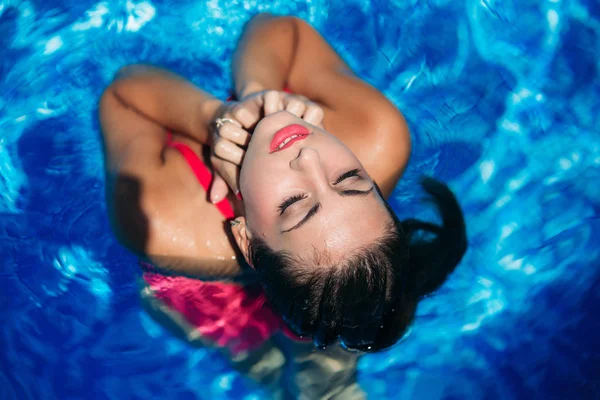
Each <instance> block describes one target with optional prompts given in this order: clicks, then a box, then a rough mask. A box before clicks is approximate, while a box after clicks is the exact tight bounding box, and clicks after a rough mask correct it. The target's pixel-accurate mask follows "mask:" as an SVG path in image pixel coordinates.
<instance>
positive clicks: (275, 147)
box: [269, 124, 310, 153]
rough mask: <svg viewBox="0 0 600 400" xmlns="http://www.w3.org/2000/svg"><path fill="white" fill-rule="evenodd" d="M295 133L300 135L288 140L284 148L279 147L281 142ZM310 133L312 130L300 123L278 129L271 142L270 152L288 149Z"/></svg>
mask: <svg viewBox="0 0 600 400" xmlns="http://www.w3.org/2000/svg"><path fill="white" fill-rule="evenodd" d="M294 135H298V137H296V138H294V139H292V140H290V141H289V142H287V143H286V144H285V145H284V146H283V147H282V148H279V145H280V144H281V143H283V142H285V140H286V139H287V138H289V137H290V136H294ZM308 135H310V131H309V130H308V129H306V128H305V127H304V126H302V125H299V124H293V125H288V126H286V127H285V128H281V129H280V130H278V131H277V133H275V136H273V139H272V140H271V144H270V145H269V153H275V152H276V151H280V150H283V149H287V148H288V147H290V146H291V145H293V144H294V143H296V142H297V141H299V140H303V139H306V138H307V137H308Z"/></svg>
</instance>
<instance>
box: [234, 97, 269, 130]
mask: <svg viewBox="0 0 600 400" xmlns="http://www.w3.org/2000/svg"><path fill="white" fill-rule="evenodd" d="M259 97H262V96H254V97H252V98H250V99H248V100H246V101H244V102H243V103H240V104H238V105H237V106H235V107H234V108H233V109H232V111H231V115H232V116H233V118H234V119H235V120H237V121H238V122H239V123H240V124H241V125H242V127H244V128H250V127H252V126H254V125H255V124H256V123H257V122H258V120H259V119H260V110H261V109H262V99H258V98H259ZM252 103H254V104H252Z"/></svg>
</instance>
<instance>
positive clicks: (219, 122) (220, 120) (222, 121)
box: [215, 118, 237, 129]
mask: <svg viewBox="0 0 600 400" xmlns="http://www.w3.org/2000/svg"><path fill="white" fill-rule="evenodd" d="M226 122H229V123H230V124H234V125H237V123H236V122H235V121H234V120H233V119H231V118H217V119H216V120H215V125H216V126H217V129H218V128H220V127H222V126H223V125H224V124H225V123H226Z"/></svg>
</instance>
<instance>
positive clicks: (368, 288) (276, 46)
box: [100, 15, 466, 398]
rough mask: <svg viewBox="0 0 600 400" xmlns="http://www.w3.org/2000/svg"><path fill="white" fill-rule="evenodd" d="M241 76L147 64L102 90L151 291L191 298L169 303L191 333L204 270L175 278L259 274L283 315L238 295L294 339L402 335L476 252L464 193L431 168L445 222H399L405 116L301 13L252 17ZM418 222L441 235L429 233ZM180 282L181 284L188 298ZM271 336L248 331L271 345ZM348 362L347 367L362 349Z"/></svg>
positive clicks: (120, 181) (126, 225)
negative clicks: (215, 90) (219, 92)
mask: <svg viewBox="0 0 600 400" xmlns="http://www.w3.org/2000/svg"><path fill="white" fill-rule="evenodd" d="M233 76H234V82H235V95H236V97H237V99H239V103H229V102H226V103H223V102H221V101H219V100H218V99H215V98H214V97H212V96H210V95H209V94H207V93H205V92H203V91H202V90H200V89H198V88H197V87H195V86H193V85H192V84H190V83H188V82H186V81H185V80H183V79H181V78H179V77H177V76H174V75H171V74H170V73H167V72H165V71H162V70H158V69H155V68H151V67H133V68H131V67H130V68H126V69H125V70H124V71H122V72H121V74H120V76H119V77H118V78H117V79H116V80H115V82H114V83H112V84H111V85H110V86H109V88H108V89H107V90H106V92H105V94H104V95H103V97H102V99H101V102H100V120H101V124H102V131H103V135H104V143H105V157H106V168H107V194H108V204H109V205H110V213H111V217H112V221H113V226H114V229H115V232H116V233H117V236H118V238H119V239H120V240H121V241H122V243H124V244H125V245H126V246H127V247H128V248H129V249H131V250H132V251H134V252H136V253H137V254H139V255H140V256H143V257H144V258H145V259H147V260H148V261H149V262H150V263H151V264H152V265H153V267H152V269H151V270H148V271H147V272H146V282H148V284H149V285H150V287H151V288H152V291H151V296H150V297H151V298H152V299H156V298H157V297H159V298H160V299H161V301H162V305H159V306H158V307H159V308H161V307H162V310H163V311H165V307H163V306H164V305H165V304H166V309H167V310H166V311H167V314H169V313H170V312H171V311H172V310H173V309H177V304H179V305H180V307H179V310H182V309H183V310H184V311H183V312H180V313H179V314H178V315H177V317H173V315H172V313H171V315H170V316H171V318H172V319H173V318H175V319H177V321H178V325H179V326H182V325H183V326H185V328H184V330H185V331H186V332H187V333H188V338H190V335H189V332H190V329H191V330H192V331H194V329H193V328H194V327H197V326H199V325H202V323H198V321H197V320H195V318H196V317H197V316H195V315H194V312H192V313H190V312H188V311H189V308H190V307H191V308H194V307H192V306H191V305H190V304H192V303H193V302H194V301H198V302H202V301H204V300H202V299H198V296H197V293H198V291H199V290H195V291H194V290H193V289H190V287H189V286H188V287H187V289H186V287H185V286H186V285H192V286H193V285H196V283H190V282H191V281H193V282H198V281H197V280H195V279H194V280H189V281H182V280H180V281H177V279H180V278H165V275H178V276H181V275H183V276H187V277H192V278H200V279H204V280H206V279H211V278H218V279H222V278H224V277H229V278H231V279H234V280H235V279H238V280H242V281H243V280H247V279H248V277H250V279H251V278H252V277H257V278H258V280H259V281H260V283H261V285H262V287H263V288H264V293H266V295H267V297H268V298H269V300H270V305H272V306H273V308H274V309H275V310H276V311H277V313H274V314H269V315H268V316H265V312H267V311H265V310H270V308H268V307H267V306H263V303H262V301H261V300H260V298H261V296H262V292H252V290H254V289H243V290H242V295H241V296H242V297H244V296H246V297H244V300H243V301H241V302H242V303H244V302H245V303H244V304H250V303H251V304H253V305H252V306H251V307H249V308H252V307H254V308H252V309H253V310H254V311H253V312H256V314H255V316H256V317H257V318H260V319H262V320H263V321H264V320H269V322H268V323H265V324H264V325H265V326H266V325H268V326H270V327H273V326H275V325H276V323H275V322H273V321H275V320H277V318H278V315H279V314H280V315H282V316H283V319H284V320H285V322H286V323H285V324H281V328H282V329H283V330H285V329H287V328H290V329H291V331H292V332H289V333H288V334H289V336H291V337H295V338H296V339H298V336H299V337H302V336H304V337H306V338H309V339H312V341H313V342H314V343H315V344H317V345H318V346H319V347H320V348H325V347H327V346H329V345H332V344H334V343H336V342H338V341H339V342H340V343H341V344H342V346H343V347H344V348H347V349H357V350H361V351H374V350H379V349H383V348H386V347H388V346H390V345H392V344H394V343H395V342H396V341H397V340H398V339H399V338H400V337H401V336H402V334H403V332H404V331H405V329H406V327H407V326H408V324H409V323H410V321H411V319H412V317H413V315H414V311H415V308H416V304H417V301H418V299H419V298H420V297H421V296H423V295H425V294H427V293H429V292H431V291H433V290H435V289H436V288H437V287H439V285H441V283H443V281H444V280H445V278H446V276H447V275H448V274H449V273H450V272H451V271H452V270H453V269H454V268H455V266H456V265H457V264H458V262H459V261H460V259H461V257H462V255H463V253H464V251H465V249H466V237H465V228H464V223H463V219H462V214H461V212H460V208H459V206H458V204H457V203H456V200H455V199H454V196H453V195H452V194H451V192H450V191H449V190H448V189H447V188H446V187H445V186H444V185H443V184H441V183H438V182H436V181H433V180H425V181H424V188H425V189H426V191H427V192H428V193H429V194H431V195H432V196H433V198H434V200H435V201H436V203H437V205H438V208H439V210H440V212H441V214H442V219H443V226H442V227H439V226H436V225H432V224H428V223H422V222H419V221H415V220H409V221H403V222H402V223H401V222H400V221H398V219H397V218H396V217H395V215H394V213H393V212H392V211H391V209H390V208H389V207H388V205H387V203H386V201H385V199H386V198H387V197H388V196H389V195H390V193H391V191H392V190H393V188H394V186H395V185H396V183H397V181H398V179H399V177H400V175H401V174H402V172H403V171H404V168H405V166H406V164H407V162H408V159H409V155H410V137H409V132H408V128H407V125H406V122H405V121H404V118H403V117H402V115H401V114H400V112H399V111H398V110H397V109H396V108H395V107H394V106H393V105H392V104H391V103H390V102H389V101H388V100H387V99H386V98H385V97H384V96H383V95H382V94H381V93H380V92H379V91H377V90H376V89H374V88H373V87H371V86H369V85H368V84H366V83H365V82H363V81H361V80H360V79H358V78H357V77H356V76H354V75H353V74H352V72H351V71H350V70H349V68H348V66H347V65H346V64H345V63H344V62H343V61H342V60H341V59H340V57H339V56H338V55H337V54H336V53H335V52H334V51H333V50H332V49H331V47H330V46H329V45H328V44H327V43H326V42H325V41H324V40H323V38H322V37H321V36H320V35H319V34H318V33H317V32H316V31H315V30H313V29H312V28H311V27H310V26H309V25H308V24H306V23H305V22H303V21H301V20H299V19H297V18H293V17H273V16H270V15H260V16H258V17H255V18H254V19H253V20H252V21H251V22H250V23H249V24H248V26H247V27H246V29H245V32H244V34H243V37H242V39H241V41H240V43H239V46H238V48H237V50H236V52H235V54H234V60H233ZM285 90H287V91H289V92H291V93H293V94H291V93H286V92H285ZM308 99H310V100H308ZM249 132H252V135H251V136H250V134H249ZM203 151H210V152H211V155H210V164H211V165H212V167H213V170H214V173H215V179H214V181H213V182H212V185H211V186H210V187H209V186H208V184H207V183H206V182H207V180H206V176H204V175H206V171H203V170H202V166H200V165H199V164H201V163H199V162H198V161H197V160H200V159H201V158H202V156H203ZM194 160H196V161H194ZM240 166H241V169H240ZM190 167H191V168H190ZM208 179H209V180H210V177H209V178H208ZM238 181H239V189H238ZM199 182H200V183H201V184H200V185H199V184H198V183H199ZM202 182H204V183H202ZM227 186H229V187H230V188H231V189H232V191H231V193H229V194H228V193H227ZM238 190H239V193H238ZM239 194H241V196H240V195H239ZM226 196H227V197H226ZM208 198H210V200H211V201H212V202H211V201H209V200H208ZM242 198H243V200H242ZM213 203H216V205H217V207H215V204H213ZM233 217H236V218H235V219H234V218H233ZM227 220H229V221H230V222H231V226H228V225H229V223H225V222H226V221H227ZM420 231H426V232H429V233H430V234H433V235H434V239H432V240H429V241H427V242H424V241H419V240H418V237H417V236H418V232H420ZM184 279H185V278H184ZM220 285H225V284H220ZM203 287H205V286H203ZM219 287H220V288H222V287H223V286H219ZM231 287H236V288H239V286H231ZM178 290H181V291H182V292H185V293H187V294H186V295H184V296H182V297H181V298H178V297H177V293H178ZM202 290H204V289H202ZM211 290H212V289H211ZM163 292H164V293H166V292H168V294H165V295H164V296H162V297H161V296H160V294H161V293H163ZM249 292H252V293H254V294H248V293H249ZM157 293H158V295H157ZM164 293H163V294H164ZM206 293H212V292H206ZM219 293H221V295H223V293H226V292H223V291H221V292H219ZM229 294H230V295H231V296H232V298H233V297H235V296H239V295H240V291H239V290H237V289H236V290H233V291H231V292H230V293H229ZM225 295H227V294H225ZM192 297H194V299H191V298H192ZM208 297H211V295H210V294H207V295H206V296H204V299H206V298H208ZM212 297H215V296H212ZM236 298H237V297H236ZM174 299H175V300H174ZM249 299H250V300H249ZM257 299H259V300H257ZM227 300H229V298H228V299H227ZM254 300H256V301H254ZM182 304H183V306H182ZM196 308H198V309H200V308H202V307H196ZM247 308H248V307H247ZM186 310H187V311H186ZM268 312H270V311H268ZM163 314H164V313H163ZM245 315H253V314H252V312H250V313H246V314H245ZM259 315H260V316H259ZM204 317H206V316H203V318H204ZM196 319H197V318H196ZM249 319H250V320H251V319H252V318H249ZM229 322H230V323H232V324H233V323H235V321H231V320H230V321H229ZM222 325H223V322H221V327H220V328H223V326H222ZM225 325H227V324H225ZM263 327H264V326H263ZM223 329H225V330H226V326H225V328H223ZM242 330H243V328H242ZM199 331H200V334H199V335H198V336H209V337H210V334H211V333H214V332H215V331H214V330H210V329H204V330H203V329H199ZM255 331H261V329H255ZM194 332H196V333H197V332H198V330H195V331H194ZM207 332H208V335H205V333H207ZM220 332H222V331H220ZM265 332H266V333H265ZM272 333H273V331H272V330H269V329H266V330H262V331H261V332H259V333H256V332H254V336H255V337H260V340H258V341H262V343H263V344H264V343H265V341H266V340H268V337H270V336H271V335H272ZM294 335H297V336H294ZM225 336H227V335H225ZM229 336H232V335H229ZM212 339H213V341H217V342H219V340H220V336H218V335H215V336H214V337H213V338H212ZM240 340H242V339H239V337H238V338H237V339H236V340H234V341H231V340H230V341H227V340H225V341H221V342H220V343H219V344H221V345H223V346H224V347H228V348H230V349H231V348H232V346H233V347H236V346H237V348H236V349H235V350H234V351H232V354H233V355H234V358H235V357H236V354H240V352H239V351H238V350H240V349H242V350H248V349H250V347H252V346H251V345H249V344H248V343H241V342H240ZM233 342H235V343H233ZM231 345H232V346H231ZM336 351H338V350H336ZM244 354H251V353H249V352H246V353H244ZM332 357H334V358H335V357H338V358H339V357H347V355H346V353H344V354H342V353H339V354H336V355H333V356H332ZM250 358H252V357H250ZM352 360H353V361H352ZM345 362H346V363H347V364H348V365H350V368H349V370H350V371H351V372H350V373H349V374H346V375H347V376H349V377H350V378H348V379H349V380H352V379H353V376H354V375H353V373H352V371H353V368H354V365H355V359H351V358H348V359H347V360H346V361H345ZM334 369H335V368H334ZM332 374H333V373H332ZM324 385H325V386H327V384H324ZM347 385H348V382H347V381H346V382H345V383H344V385H341V387H342V389H343V388H344V387H346V386H347ZM330 386H331V385H330ZM329 389H330V387H325V388H324V389H323V388H321V389H319V390H322V391H321V392H319V393H320V394H319V396H323V394H322V393H325V391H327V390H329ZM342 389H340V390H342ZM299 390H300V391H302V390H303V389H302V388H301V389H299ZM315 393H316V392H315ZM315 393H312V394H311V395H307V396H308V397H311V396H313V397H314V396H315ZM336 393H337V392H336ZM347 397H348V396H346V398H347Z"/></svg>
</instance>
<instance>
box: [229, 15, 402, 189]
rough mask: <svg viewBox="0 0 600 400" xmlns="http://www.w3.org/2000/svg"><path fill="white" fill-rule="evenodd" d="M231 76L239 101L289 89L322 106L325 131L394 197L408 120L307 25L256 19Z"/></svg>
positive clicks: (298, 21) (291, 20) (237, 54)
mask: <svg viewBox="0 0 600 400" xmlns="http://www.w3.org/2000/svg"><path fill="white" fill-rule="evenodd" d="M233 73H234V81H235V87H236V93H237V95H238V96H239V97H242V98H243V97H244V96H247V95H248V94H251V93H253V92H255V91H259V90H266V89H274V90H282V89H283V88H284V86H285V85H287V86H288V87H289V88H290V89H291V90H292V91H293V92H294V93H297V94H301V95H303V96H306V97H308V98H309V99H310V100H312V101H315V102H317V103H318V104H320V105H321V107H322V108H323V110H324V111H325V118H324V125H325V127H326V128H327V130H329V131H330V132H332V133H334V134H335V135H336V136H338V137H340V138H342V140H343V141H344V142H345V143H346V145H348V146H349V147H350V148H351V149H352V151H353V152H354V153H355V154H356V155H357V156H358V158H359V159H360V160H361V162H362V163H363V165H365V168H367V170H368V172H369V174H370V175H371V176H372V177H373V178H374V179H375V181H376V182H377V183H378V184H379V186H380V188H381V189H382V191H383V193H384V194H386V195H388V194H389V193H391V191H392V189H393V188H394V186H395V185H396V182H397V181H398V179H399V177H400V175H401V174H402V172H403V171H404V167H405V165H406V163H407V162H408V158H409V156H410V135H409V132H408V127H407V125H406V121H405V120H404V118H403V116H402V114H401V113H400V112H399V111H398V109H396V107H395V106H394V105H393V104H391V103H390V102H389V101H388V100H387V99H386V98H385V96H383V95H382V94H381V93H380V92H379V91H378V90H377V89H375V88H373V87H372V86H370V85H368V84H367V83H365V82H364V81H362V80H361V79H359V78H358V77H356V76H355V75H354V74H353V73H352V71H351V70H350V68H349V67H348V65H347V64H346V63H345V62H344V61H343V60H342V59H341V57H339V55H338V54H337V53H336V52H335V51H334V50H333V49H332V48H331V46H330V45H329V44H328V43H327V42H326V41H325V40H324V39H323V37H321V35H320V34H319V33H318V32H317V31H316V30H315V29H314V28H312V27H311V26H310V25H309V24H308V23H306V22H305V21H303V20H301V19H298V18H295V17H276V16H272V15H269V14H261V15H259V16H257V17H255V18H253V19H252V20H251V21H250V22H249V23H248V25H247V27H246V30H245V32H244V35H243V37H242V39H241V40H240V44H239V46H238V48H237V50H236V52H235V55H234V62H233ZM382 160H385V162H382Z"/></svg>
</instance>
